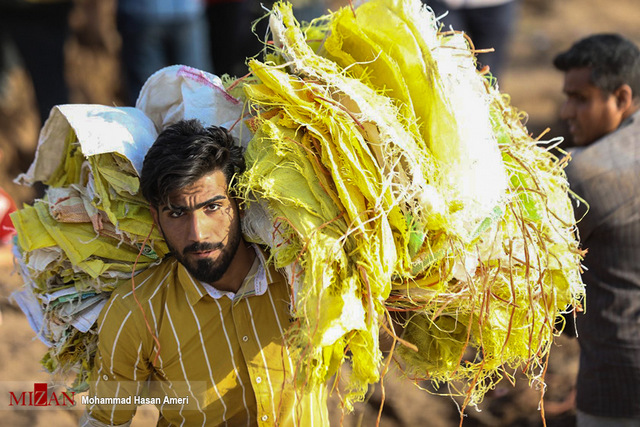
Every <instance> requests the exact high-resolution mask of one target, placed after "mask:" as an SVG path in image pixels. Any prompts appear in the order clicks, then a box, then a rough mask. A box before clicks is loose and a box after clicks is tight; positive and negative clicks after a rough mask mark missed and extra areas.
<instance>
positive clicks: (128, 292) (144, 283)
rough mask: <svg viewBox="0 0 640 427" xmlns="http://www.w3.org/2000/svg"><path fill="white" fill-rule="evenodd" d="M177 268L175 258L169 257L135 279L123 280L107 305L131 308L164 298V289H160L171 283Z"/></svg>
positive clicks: (137, 275)
mask: <svg viewBox="0 0 640 427" xmlns="http://www.w3.org/2000/svg"><path fill="white" fill-rule="evenodd" d="M176 267H177V261H176V260H175V258H173V257H167V258H165V259H163V260H162V262H160V263H158V264H155V265H153V266H151V267H149V268H147V269H145V270H143V271H141V272H140V273H138V274H136V275H135V276H134V277H133V279H127V280H122V281H121V282H119V283H118V285H117V286H116V288H115V289H114V291H113V293H112V294H111V298H110V300H109V303H108V304H107V305H109V304H118V305H122V306H124V307H129V306H132V305H133V304H135V305H137V304H138V303H141V302H143V301H144V302H148V301H149V300H151V299H155V298H162V289H159V287H160V286H162V285H166V284H169V283H170V282H171V279H172V277H173V276H172V274H173V272H174V271H175V269H176ZM136 300H137V301H136Z"/></svg>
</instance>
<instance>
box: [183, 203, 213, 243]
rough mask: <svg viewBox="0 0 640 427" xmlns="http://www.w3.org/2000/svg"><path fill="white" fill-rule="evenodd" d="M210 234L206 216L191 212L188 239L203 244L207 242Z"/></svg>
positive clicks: (201, 213) (198, 212)
mask: <svg viewBox="0 0 640 427" xmlns="http://www.w3.org/2000/svg"><path fill="white" fill-rule="evenodd" d="M208 232H209V230H208V228H207V222H206V215H205V214H204V213H203V212H200V211H198V210H196V211H194V212H191V218H190V222H189V229H188V233H189V235H188V236H187V237H188V239H189V240H191V241H194V242H202V241H204V240H206V238H207V234H208Z"/></svg>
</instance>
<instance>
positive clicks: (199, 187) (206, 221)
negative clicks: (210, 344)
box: [151, 170, 241, 284]
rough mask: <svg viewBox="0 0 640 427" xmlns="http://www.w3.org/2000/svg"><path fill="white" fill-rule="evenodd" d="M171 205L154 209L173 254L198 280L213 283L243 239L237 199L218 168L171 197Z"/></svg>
mask: <svg viewBox="0 0 640 427" xmlns="http://www.w3.org/2000/svg"><path fill="white" fill-rule="evenodd" d="M169 200H170V202H171V207H169V206H166V205H164V206H159V207H158V209H157V210H156V209H154V208H153V207H152V208H151V213H152V215H153V218H154V220H155V221H156V224H157V225H158V227H159V228H160V230H161V231H162V234H163V235H164V238H165V240H166V242H167V245H168V246H169V249H170V250H171V251H172V252H173V254H174V256H175V257H176V259H177V260H178V261H180V263H182V264H183V265H184V266H185V267H186V268H187V270H188V271H189V272H190V273H191V274H192V275H193V276H194V277H195V278H196V279H198V280H200V281H203V282H205V283H209V284H213V283H214V282H216V281H218V280H219V279H220V278H221V277H222V275H223V274H224V273H225V272H226V271H227V268H228V267H229V265H230V264H231V261H232V260H233V258H234V256H235V254H236V251H237V249H238V245H239V244H240V240H241V231H240V220H239V217H238V209H237V205H236V202H235V200H233V199H231V198H230V197H229V195H228V192H227V181H226V178H225V176H224V174H223V173H222V172H221V171H219V170H216V171H214V172H212V173H210V174H208V175H205V176H203V177H202V178H200V179H199V180H197V181H196V182H194V183H193V184H192V185H190V186H187V187H185V188H183V189H181V190H180V191H176V192H175V193H173V194H171V195H170V197H169Z"/></svg>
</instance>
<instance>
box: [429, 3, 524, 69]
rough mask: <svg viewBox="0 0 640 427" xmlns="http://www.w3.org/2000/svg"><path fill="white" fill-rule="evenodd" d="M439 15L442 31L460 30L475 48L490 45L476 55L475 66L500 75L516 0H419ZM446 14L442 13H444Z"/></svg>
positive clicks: (513, 27)
mask: <svg viewBox="0 0 640 427" xmlns="http://www.w3.org/2000/svg"><path fill="white" fill-rule="evenodd" d="M422 1H423V3H425V4H427V5H428V6H429V7H430V8H431V9H432V10H433V12H434V14H435V16H436V17H441V19H440V23H442V24H443V25H444V28H443V29H442V31H449V30H450V29H451V28H453V29H454V30H455V31H464V32H465V33H466V34H467V35H469V37H471V40H472V41H473V45H474V46H475V48H476V49H494V51H493V52H486V53H480V54H479V55H478V68H483V67H484V66H488V67H489V71H490V72H491V74H492V75H493V76H494V77H496V78H498V79H499V77H500V76H501V75H502V72H503V70H504V68H505V65H506V62H507V58H508V48H509V42H510V41H511V38H512V36H513V33H514V30H515V26H516V21H517V15H518V0H422ZM445 15H446V16H445Z"/></svg>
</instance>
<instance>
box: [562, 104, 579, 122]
mask: <svg viewBox="0 0 640 427" xmlns="http://www.w3.org/2000/svg"><path fill="white" fill-rule="evenodd" d="M574 114H575V109H574V108H573V104H572V103H571V102H570V101H568V100H567V101H564V102H563V103H562V106H560V118H561V119H562V120H568V119H571V118H573V116H574Z"/></svg>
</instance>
